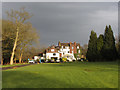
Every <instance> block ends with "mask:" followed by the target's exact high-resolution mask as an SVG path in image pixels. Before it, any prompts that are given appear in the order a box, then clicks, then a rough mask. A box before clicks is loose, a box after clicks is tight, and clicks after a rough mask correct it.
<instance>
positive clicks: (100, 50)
mask: <svg viewBox="0 0 120 90" xmlns="http://www.w3.org/2000/svg"><path fill="white" fill-rule="evenodd" d="M117 56H118V54H117V50H116V46H115V38H114V35H113V31H112V29H111V26H110V25H109V27H108V26H106V28H105V33H104V35H102V34H101V35H99V37H98V38H97V35H96V33H95V32H94V31H91V36H90V40H89V43H88V51H87V59H88V60H89V61H104V60H107V61H111V60H116V59H117Z"/></svg>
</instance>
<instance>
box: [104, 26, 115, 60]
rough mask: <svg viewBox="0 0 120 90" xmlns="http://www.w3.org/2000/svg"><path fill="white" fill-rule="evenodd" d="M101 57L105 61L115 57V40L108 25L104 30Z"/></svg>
mask: <svg viewBox="0 0 120 90" xmlns="http://www.w3.org/2000/svg"><path fill="white" fill-rule="evenodd" d="M102 55H103V56H104V59H106V60H107V61H110V60H114V59H116V57H117V51H116V47H115V38H114V35H113V31H112V29H111V26H110V25H109V27H108V26H106V28H105V33H104V44H103V51H102Z"/></svg>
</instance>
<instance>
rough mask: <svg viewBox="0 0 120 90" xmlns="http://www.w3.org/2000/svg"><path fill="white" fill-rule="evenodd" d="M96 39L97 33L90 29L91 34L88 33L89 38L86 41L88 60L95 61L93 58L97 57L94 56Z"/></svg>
mask: <svg viewBox="0 0 120 90" xmlns="http://www.w3.org/2000/svg"><path fill="white" fill-rule="evenodd" d="M96 41H97V35H96V33H95V32H94V31H93V30H92V31H91V35H90V40H89V43H88V50H87V54H86V58H87V59H88V60H89V61H95V59H96V58H97V56H96Z"/></svg>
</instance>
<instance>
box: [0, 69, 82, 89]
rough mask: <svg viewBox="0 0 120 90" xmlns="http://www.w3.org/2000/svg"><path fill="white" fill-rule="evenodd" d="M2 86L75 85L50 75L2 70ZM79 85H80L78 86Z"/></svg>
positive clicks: (50, 86)
mask: <svg viewBox="0 0 120 90" xmlns="http://www.w3.org/2000/svg"><path fill="white" fill-rule="evenodd" d="M2 78H3V81H2V82H3V83H2V87H3V88H61V87H62V88H74V87H78V86H76V85H70V84H66V83H65V82H61V81H59V80H56V79H52V78H50V77H48V78H45V77H43V76H41V75H40V74H39V73H37V72H36V73H30V72H22V71H4V72H3V76H2ZM79 87H80V86H79Z"/></svg>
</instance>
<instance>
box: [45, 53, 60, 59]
mask: <svg viewBox="0 0 120 90" xmlns="http://www.w3.org/2000/svg"><path fill="white" fill-rule="evenodd" d="M55 54H56V55H53V53H46V59H51V57H57V59H59V58H60V57H59V53H55Z"/></svg>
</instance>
